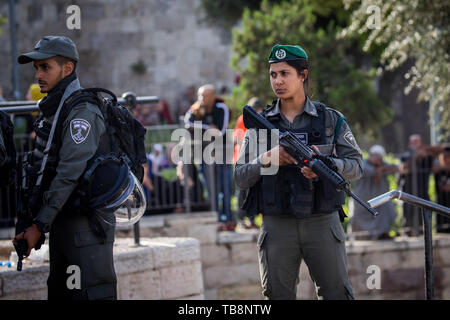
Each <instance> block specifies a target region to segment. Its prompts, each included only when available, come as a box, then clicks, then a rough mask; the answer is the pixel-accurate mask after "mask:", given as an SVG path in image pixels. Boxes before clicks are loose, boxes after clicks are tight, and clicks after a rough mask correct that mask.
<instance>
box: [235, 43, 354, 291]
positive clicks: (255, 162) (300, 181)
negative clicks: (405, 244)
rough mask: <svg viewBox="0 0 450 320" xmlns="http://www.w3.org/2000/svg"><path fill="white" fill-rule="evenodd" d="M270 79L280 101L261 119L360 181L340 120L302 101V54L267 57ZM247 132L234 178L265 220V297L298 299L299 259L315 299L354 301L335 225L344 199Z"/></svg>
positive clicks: (294, 49) (293, 50)
mask: <svg viewBox="0 0 450 320" xmlns="http://www.w3.org/2000/svg"><path fill="white" fill-rule="evenodd" d="M269 75H270V83H271V86H272V89H273V91H274V93H275V95H276V96H277V99H276V100H274V101H273V103H272V105H270V106H267V108H266V109H265V110H263V112H262V115H263V116H264V117H265V118H266V119H267V120H269V121H270V122H271V123H272V124H273V125H274V126H275V127H276V128H278V129H280V131H282V130H287V131H290V132H292V133H293V134H295V135H296V136H297V137H299V138H300V139H301V140H302V141H303V142H304V143H306V144H307V145H309V146H313V148H317V149H318V150H319V151H320V152H321V153H322V154H324V155H326V162H327V163H328V164H329V166H331V167H332V168H333V169H334V170H336V171H337V172H338V173H339V174H341V175H342V176H343V177H344V178H346V179H357V178H359V177H361V175H362V153H361V150H360V149H359V147H358V145H357V143H356V140H355V138H354V137H353V134H352V132H351V131H350V127H349V126H348V124H347V122H346V121H345V120H344V119H345V118H344V117H343V115H342V114H341V113H340V112H338V111H336V110H333V109H330V108H327V107H326V106H325V105H324V104H323V103H320V102H318V101H311V100H310V98H309V97H308V95H307V88H308V80H309V68H308V55H307V54H306V52H305V50H303V49H302V48H301V47H300V46H293V45H275V46H274V47H273V48H272V51H271V53H270V56H269ZM248 133H249V130H247V133H246V137H245V139H244V146H243V148H242V149H241V154H240V156H239V159H238V161H237V164H236V170H235V179H236V183H237V185H238V186H239V188H242V189H252V191H253V192H254V194H256V195H257V196H256V198H257V201H256V203H257V205H258V208H257V210H258V211H259V212H261V213H262V214H263V225H262V228H261V233H260V236H259V239H258V250H259V251H258V252H259V263H260V271H261V284H262V287H263V292H262V293H263V295H264V296H265V297H266V298H268V299H296V294H297V282H298V277H299V269H300V264H301V262H302V260H304V261H305V263H306V265H307V266H308V269H309V272H310V275H311V277H312V279H313V281H314V282H315V285H316V288H317V295H318V298H319V299H353V298H354V296H353V290H352V286H351V284H350V282H349V278H348V274H347V257H346V251H345V233H344V230H343V228H342V225H341V221H340V219H343V211H342V205H343V204H344V202H345V201H344V200H345V197H344V194H343V193H342V192H338V191H336V189H335V188H334V187H333V186H332V185H331V184H330V183H328V182H327V181H323V180H322V179H319V178H318V176H317V175H316V174H315V173H314V172H313V171H312V170H311V169H310V168H309V167H306V166H305V167H302V168H300V167H299V166H297V162H296V160H295V159H294V158H293V157H292V156H291V155H290V154H289V153H287V152H286V151H285V150H284V148H283V147H281V146H279V145H276V146H273V145H272V146H271V149H270V148H266V150H267V149H270V150H269V151H267V152H262V151H261V152H260V153H258V152H257V151H256V150H257V148H254V147H252V146H250V144H251V143H254V141H251V139H250V136H249V135H248ZM260 139H261V138H260ZM266 139H267V141H270V140H271V139H269V138H266ZM259 142H260V143H261V140H259ZM314 146H315V147H314ZM246 159H249V160H248V161H246ZM268 167H275V168H276V169H277V170H275V171H276V174H273V173H272V174H266V173H265V172H264V170H263V169H264V168H268ZM253 209H254V208H253Z"/></svg>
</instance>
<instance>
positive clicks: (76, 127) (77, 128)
mask: <svg viewBox="0 0 450 320" xmlns="http://www.w3.org/2000/svg"><path fill="white" fill-rule="evenodd" d="M90 131H91V124H90V123H89V122H88V121H86V120H84V119H73V120H72V121H70V135H71V136H72V139H73V141H74V142H75V143H76V144H80V143H82V142H83V141H84V140H86V138H87V137H88V135H89V132H90Z"/></svg>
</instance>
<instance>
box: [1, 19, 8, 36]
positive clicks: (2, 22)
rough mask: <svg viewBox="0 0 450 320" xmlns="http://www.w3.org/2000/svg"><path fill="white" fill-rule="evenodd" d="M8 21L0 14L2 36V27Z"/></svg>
mask: <svg viewBox="0 0 450 320" xmlns="http://www.w3.org/2000/svg"><path fill="white" fill-rule="evenodd" d="M7 22H8V19H6V18H4V17H3V16H2V15H1V14H0V34H2V25H3V24H5V23H7Z"/></svg>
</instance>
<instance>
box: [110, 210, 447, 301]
mask: <svg viewBox="0 0 450 320" xmlns="http://www.w3.org/2000/svg"><path fill="white" fill-rule="evenodd" d="M216 230H217V214H216V213H214V212H209V213H208V212H203V213H193V214H186V213H185V214H168V215H158V216H150V217H144V218H143V219H142V220H141V234H142V235H145V236H147V237H157V236H189V237H194V238H197V239H198V240H199V241H200V245H201V262H202V272H203V282H204V287H205V294H204V295H205V299H236V300H239V299H262V295H261V287H260V275H259V267H258V255H257V248H256V241H257V237H258V233H259V231H258V230H253V231H245V232H220V233H217V232H216ZM117 235H118V236H119V237H121V236H127V237H132V236H133V233H132V230H131V229H130V230H128V231H127V230H122V231H118V234H117ZM433 241H434V243H433V246H434V248H433V249H434V264H435V265H434V273H435V296H436V298H437V299H450V236H446V235H442V234H439V235H435V236H434V237H433ZM346 245H347V255H348V266H349V276H350V281H351V284H352V286H353V289H354V293H355V296H356V298H357V299H370V300H372V299H389V300H391V299H424V298H425V295H424V291H425V289H424V285H425V281H424V247H423V238H421V237H419V238H397V239H395V240H383V241H354V242H353V243H350V242H347V244H346ZM369 266H378V267H379V270H380V276H381V279H380V280H381V282H380V289H376V288H374V289H368V287H367V281H368V279H369V277H370V276H371V275H372V274H373V273H372V272H371V271H370V269H368V268H369ZM299 278H300V283H299V285H298V290H297V297H298V298H299V299H316V296H315V287H314V284H313V282H312V280H311V278H310V276H309V273H308V268H307V266H306V265H305V264H304V263H302V266H301V268H300V274H299Z"/></svg>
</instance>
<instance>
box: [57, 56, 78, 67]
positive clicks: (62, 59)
mask: <svg viewBox="0 0 450 320" xmlns="http://www.w3.org/2000/svg"><path fill="white" fill-rule="evenodd" d="M53 58H54V59H55V61H56V62H57V63H58V64H59V66H60V67H62V65H63V64H65V63H67V62H72V63H73V70H75V69H76V67H77V62H76V61H75V60H73V59H70V58H67V57H63V56H54V57H53Z"/></svg>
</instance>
